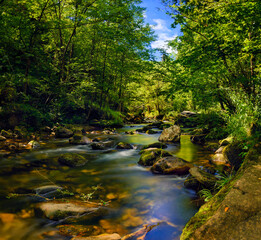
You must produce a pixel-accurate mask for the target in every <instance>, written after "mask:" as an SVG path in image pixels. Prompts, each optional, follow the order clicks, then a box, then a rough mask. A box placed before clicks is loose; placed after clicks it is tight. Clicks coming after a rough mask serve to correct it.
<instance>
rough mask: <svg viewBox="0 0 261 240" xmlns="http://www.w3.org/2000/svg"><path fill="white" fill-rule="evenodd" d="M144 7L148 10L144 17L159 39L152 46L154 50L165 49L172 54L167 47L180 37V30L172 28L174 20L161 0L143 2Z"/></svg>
mask: <svg viewBox="0 0 261 240" xmlns="http://www.w3.org/2000/svg"><path fill="white" fill-rule="evenodd" d="M141 6H142V7H144V8H146V11H145V12H144V17H145V21H146V23H149V24H150V25H151V26H152V29H153V30H154V31H155V34H156V35H157V36H158V39H157V40H156V41H155V42H153V43H152V44H151V47H152V48H163V49H165V50H166V51H167V52H168V53H170V52H171V50H170V48H168V46H167V42H166V41H169V40H172V39H174V38H175V37H177V36H179V35H180V31H179V28H175V29H173V28H171V24H172V23H173V20H172V19H171V17H170V16H169V15H167V14H166V11H165V10H164V6H163V4H162V3H161V0H142V4H141Z"/></svg>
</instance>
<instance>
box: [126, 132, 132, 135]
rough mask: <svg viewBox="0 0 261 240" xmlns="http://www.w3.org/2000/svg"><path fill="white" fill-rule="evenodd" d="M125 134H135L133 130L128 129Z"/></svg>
mask: <svg viewBox="0 0 261 240" xmlns="http://www.w3.org/2000/svg"><path fill="white" fill-rule="evenodd" d="M125 134H129V135H133V134H134V132H133V131H126V132H125Z"/></svg>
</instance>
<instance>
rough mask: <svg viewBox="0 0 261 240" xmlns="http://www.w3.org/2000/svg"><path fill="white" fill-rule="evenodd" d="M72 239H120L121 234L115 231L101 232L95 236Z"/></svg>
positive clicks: (74, 239)
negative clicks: (109, 232) (111, 232)
mask: <svg viewBox="0 0 261 240" xmlns="http://www.w3.org/2000/svg"><path fill="white" fill-rule="evenodd" d="M72 240H121V236H120V235H119V234H117V233H113V234H107V233H104V234H101V235H97V236H90V237H74V238H73V239H72Z"/></svg>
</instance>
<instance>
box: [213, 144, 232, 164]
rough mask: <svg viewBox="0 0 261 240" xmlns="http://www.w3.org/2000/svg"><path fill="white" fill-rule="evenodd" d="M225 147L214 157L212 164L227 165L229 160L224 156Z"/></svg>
mask: <svg viewBox="0 0 261 240" xmlns="http://www.w3.org/2000/svg"><path fill="white" fill-rule="evenodd" d="M224 148H225V147H224V146H223V147H220V148H219V149H218V150H217V151H216V152H215V155H214V156H213V157H212V159H211V160H210V162H211V163H213V164H216V165H226V164H227V163H228V159H227V158H226V156H225V155H224V153H223V151H224Z"/></svg>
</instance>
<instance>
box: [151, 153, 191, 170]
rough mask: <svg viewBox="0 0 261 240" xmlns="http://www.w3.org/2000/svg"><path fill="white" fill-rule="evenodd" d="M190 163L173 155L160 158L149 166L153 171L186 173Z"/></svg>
mask: <svg viewBox="0 0 261 240" xmlns="http://www.w3.org/2000/svg"><path fill="white" fill-rule="evenodd" d="M191 167H192V164H190V163H189V162H187V161H185V160H183V159H181V158H178V157H174V156H169V157H164V158H160V159H159V160H158V161H157V162H155V163H154V164H153V166H152V168H151V171H152V172H154V173H161V174H175V175H186V174H188V173H189V169H190V168H191Z"/></svg>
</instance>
